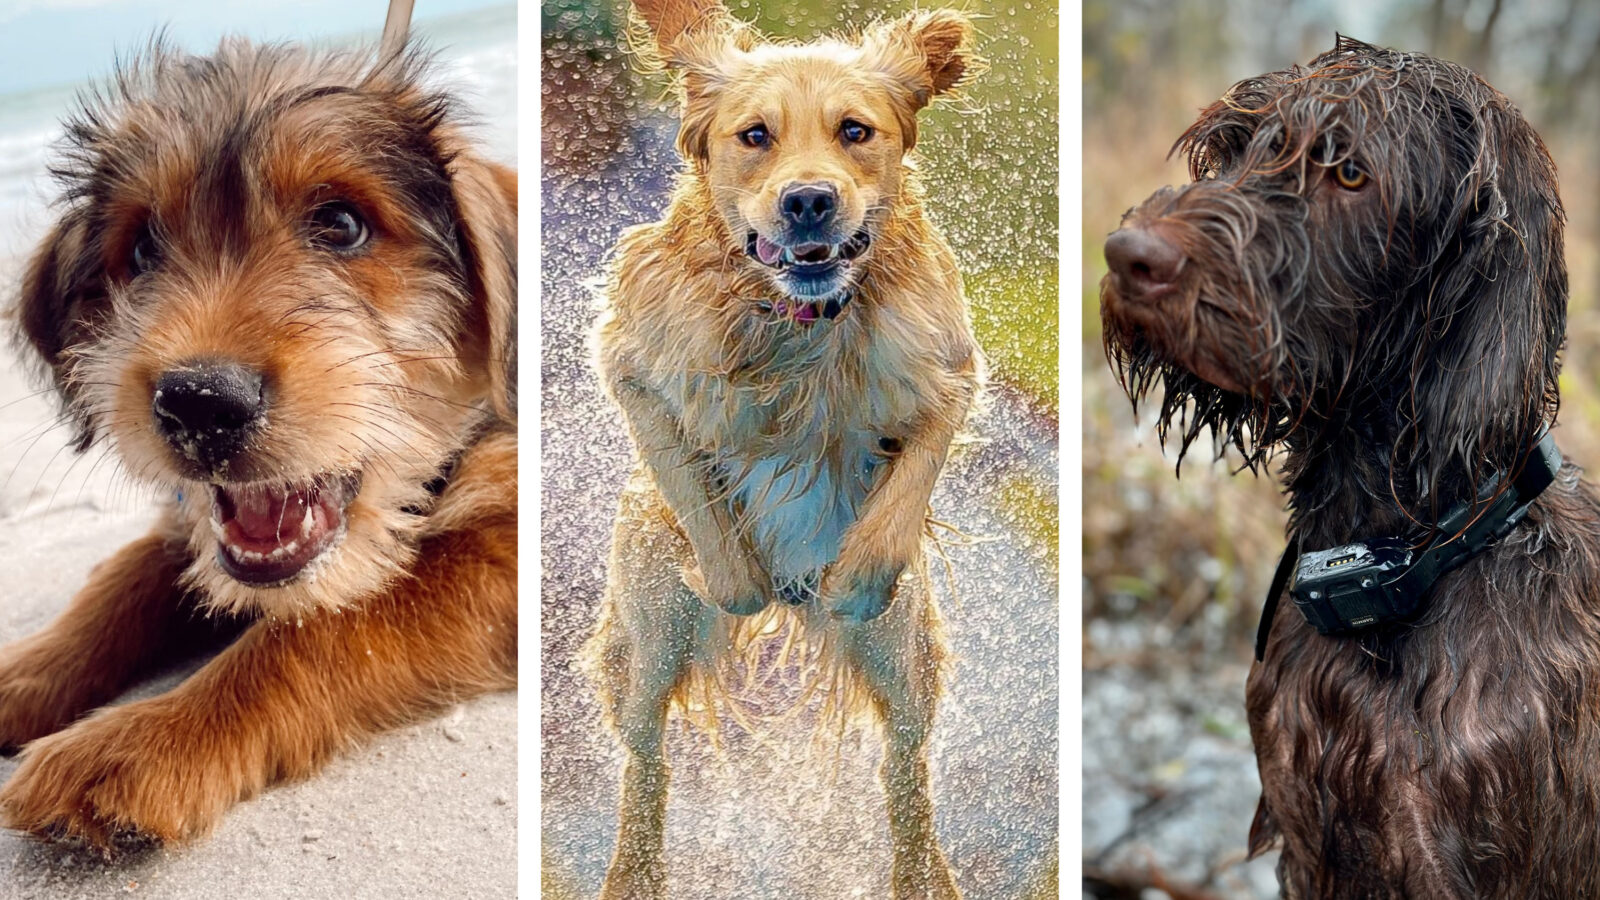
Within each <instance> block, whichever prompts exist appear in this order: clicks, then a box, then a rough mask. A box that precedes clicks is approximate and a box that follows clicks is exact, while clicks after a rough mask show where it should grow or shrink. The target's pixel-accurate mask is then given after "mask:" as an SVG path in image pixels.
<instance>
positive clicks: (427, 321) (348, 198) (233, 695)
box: [0, 42, 517, 847]
mask: <svg viewBox="0 0 1600 900" xmlns="http://www.w3.org/2000/svg"><path fill="white" fill-rule="evenodd" d="M424 71H425V61H424V60H423V59H422V58H421V57H419V56H415V55H409V56H402V57H391V58H387V59H385V60H381V61H376V62H375V61H374V60H373V59H372V57H371V55H370V54H366V53H359V52H350V53H334V52H321V51H319V52H312V51H307V50H302V49H299V48H294V47H283V46H265V47H264V46H253V45H250V44H247V43H243V42H227V43H224V44H223V46H222V47H221V48H220V49H219V51H218V52H217V53H216V54H215V55H214V56H210V57H191V56H187V55H185V54H182V53H180V52H177V51H174V50H171V49H168V48H165V47H162V46H155V47H153V48H151V49H150V50H149V51H148V52H147V53H146V54H145V55H144V56H143V57H142V58H141V59H140V60H139V61H138V62H136V63H134V64H133V65H131V66H129V67H127V68H125V69H124V70H122V71H121V72H120V73H119V76H118V78H117V80H116V82H115V83H114V84H113V85H111V86H110V87H108V88H107V90H106V92H105V94H104V96H100V97H97V98H94V99H92V100H91V101H90V102H89V103H87V104H86V106H85V108H84V110H83V111H82V112H81V113H80V114H79V115H78V116H77V117H76V118H75V119H73V120H71V121H70V122H69V123H68V130H67V141H66V148H65V151H64V154H63V158H62V160H61V161H60V163H59V164H58V168H57V175H58V177H59V180H60V182H61V184H62V186H63V194H64V196H63V199H62V203H61V206H60V213H59V218H58V219H57V222H56V224H55V226H54V227H53V228H52V229H51V231H50V233H49V234H48V236H47V237H46V238H45V239H44V241H43V243H42V245H41V246H40V248H39V249H38V251H37V252H36V253H35V255H34V256H33V258H32V260H31V261H30V263H29V265H28V267H27V271H26V274H25V276H24V281H23V284H22V291H21V296H20V302H19V304H18V306H17V310H16V314H17V318H18V323H19V325H20V331H21V334H22V337H23V339H24V340H23V343H24V346H25V347H26V348H28V350H29V351H30V352H33V353H35V354H36V355H37V356H38V357H39V358H41V359H42V360H43V362H44V364H45V367H46V371H47V372H48V373H49V376H50V378H51V379H52V381H53V383H54V384H55V386H56V387H57V388H58V390H59V393H60V395H61V398H62V401H63V409H64V416H65V418H66V420H68V421H70V422H71V423H72V424H73V425H74V427H75V428H76V430H77V433H78V443H79V447H80V449H84V448H87V447H89V446H90V445H92V444H94V443H97V442H105V443H108V444H109V445H110V448H111V450H112V451H113V452H114V453H115V455H116V457H117V458H118V460H119V461H120V463H121V465H122V466H123V467H124V469H125V470H126V471H127V472H128V474H129V475H130V476H131V477H132V478H133V479H135V480H136V481H139V482H142V483H145V484H148V485H150V486H152V487H153V488H155V489H156V491H157V493H158V494H159V495H161V496H165V497H168V498H176V499H169V500H168V501H167V502H166V503H165V504H164V506H163V509H162V513H161V516H160V519H159V521H158V523H157V525H156V527H155V529H154V530H153V532H152V533H151V534H150V535H149V536H147V537H145V538H143V539H141V540H140V541H137V542H135V543H133V544H131V545H129V546H128V547H126V548H124V549H123V550H122V551H121V552H120V553H118V554H117V555H116V556H114V557H112V558H111V559H110V560H108V561H107V562H105V563H103V564H101V565H100V566H99V567H98V568H96V569H95V571H94V573H93V575H92V576H91V578H90V581H89V583H88V585H87V586H86V587H85V588H84V589H83V591H82V592H81V593H80V594H79V595H78V596H77V597H76V598H75V599H74V600H73V601H72V602H71V604H70V605H69V606H68V608H67V610H66V612H65V613H64V614H63V615H62V616H61V617H60V618H59V619H57V620H56V621H55V622H54V623H52V624H51V625H50V626H49V627H47V628H46V629H45V630H44V631H42V632H40V633H39V634H36V635H34V636H32V637H29V638H27V639H25V640H22V641H19V642H17V643H14V644H11V645H9V646H7V647H4V648H0V745H3V746H7V747H18V746H20V747H22V748H23V749H22V761H21V765H20V767H19V768H18V770H17V772H16V774H15V775H14V776H13V777H12V778H11V780H10V781H9V782H8V783H7V784H6V786H5V788H4V790H3V791H0V817H3V820H4V822H5V823H6V824H8V825H10V826H11V827H14V828H19V829H26V830H28V831H32V832H36V833H39V834H45V835H55V836H72V837H82V838H86V839H88V840H89V841H91V842H93V843H95V844H97V845H100V846H102V847H104V846H108V845H109V844H110V843H111V842H112V841H113V839H114V838H116V837H117V836H118V835H120V834H124V833H130V832H131V833H135V834H138V835H143V836H147V837H154V838H157V839H162V840H178V839H183V838H188V837H191V836H194V835H197V834H200V833H203V832H205V831H206V830H207V829H209V828H210V827H211V826H213V825H214V824H215V823H216V822H217V820H218V819H219V817H220V816H221V815H222V814H223V813H224V812H225V811H226V810H227V809H228V807H229V806H231V805H232V804H233V803H236V802H238V801H240V800H243V799H245V798H248V797H249V796H251V795H252V794H255V793H256V792H258V791H260V790H261V789H262V788H264V787H265V786H267V785H268V784H271V783H273V782H275V781H279V780H283V779H292V778H299V777H303V776H305V775H308V774H310V773H311V772H313V771H315V770H316V768H317V767H318V766H320V765H321V763H322V762H324V761H325V760H327V759H328V758H329V757H331V756H332V755H334V754H336V753H338V752H341V751H343V750H345V749H346V748H347V747H349V746H350V745H351V744H352V743H353V742H355V741H357V740H359V739H360V738H361V737H363V736H365V735H368V734H371V733H373V732H374V731H376V730H378V729H382V728H385V727H389V726H392V725H394V724H396V723H399V722H402V721H405V720H407V719H409V718H413V717H415V716H417V715H420V714H424V713H426V712H427V711H429V710H432V709H437V708H439V707H440V706H441V705H443V704H447V703H451V702H455V701H457V700H460V699H462V698H465V697H469V696H472V695H475V694H478V693H482V692H485V691H491V690H500V689H505V688H509V687H512V686H514V684H515V674H516V670H515V658H516V634H517V629H516V534H517V522H516V503H517V477H516V432H515V428H516V424H515V422H516V394H515V380H516V368H515V319H516V260H515V244H516V175H515V173H514V172H512V171H510V170H508V169H505V168H503V167H500V166H497V165H494V164H491V163H488V162H486V161H484V160H482V159H481V158H480V157H479V156H478V155H477V154H476V153H475V152H474V150H473V149H472V146H471V143H470V142H469V141H468V140H467V138H466V137H465V135H464V133H463V131H462V130H461V127H460V125H459V124H458V123H459V117H458V115H457V113H456V111H455V109H454V107H453V104H452V102H451V101H450V99H449V98H448V97H447V96H445V95H442V94H438V93H434V92H432V91H430V90H428V89H426V88H424V87H423V86H422V85H421V83H420V78H421V77H422V75H423V73H424ZM330 201H337V202H340V203H344V204H347V205H348V206H349V207H351V208H353V209H355V210H357V211H358V213H359V215H360V216H362V217H364V219H365V221H366V222H367V223H368V224H369V226H370V234H371V237H370V240H369V241H368V242H367V243H366V244H365V245H364V246H363V247H362V248H360V250H359V252H349V253H335V252H332V251H330V250H328V249H327V248H326V247H324V246H320V245H318V244H317V243H316V241H314V240H313V239H312V238H311V237H308V234H310V232H308V228H309V227H310V226H309V224H308V223H309V222H310V221H311V220H310V218H309V217H310V216H311V215H312V212H313V211H314V210H317V209H319V208H320V206H321V205H325V204H327V203H329V202H330ZM150 236H153V237H150ZM150 240H153V241H155V243H154V244H153V245H152V244H149V243H141V241H146V242H148V241H150ZM136 245H137V246H140V247H146V248H148V247H151V246H154V247H158V248H159V252H158V257H157V258H158V261H157V262H155V263H150V262H149V261H148V259H147V260H146V262H145V263H143V264H139V261H138V259H136V258H135V257H134V256H133V252H134V248H135V247H136ZM144 252H147V253H150V252H155V251H150V250H146V251H144ZM194 359H208V360H209V359H222V360H227V361H231V362H236V363H239V364H241V365H243V366H247V367H250V368H251V369H253V370H257V371H260V372H261V373H263V377H264V379H265V383H266V384H267V385H269V386H270V389H271V403H270V409H269V410H268V413H267V417H266V419H265V424H264V426H263V427H262V429H261V430H260V433H259V434H257V435H256V436H254V437H253V438H252V439H251V441H250V443H249V445H248V449H247V451H246V452H244V453H242V454H241V455H240V456H239V457H238V458H237V459H233V460H231V461H230V463H229V466H228V467H225V469H224V475H223V476H218V475H216V474H215V473H213V474H212V475H211V476H209V477H198V476H197V475H196V474H195V472H194V471H193V465H192V462H193V461H192V460H185V459H184V458H183V454H182V453H180V452H178V451H177V450H175V448H174V445H173V443H172V442H171V440H170V439H164V438H163V435H162V433H161V431H160V429H159V427H158V421H157V419H158V416H157V415H153V414H152V402H153V401H152V391H153V389H154V385H155V384H156V383H157V379H158V378H159V377H160V375H161V374H162V373H163V372H166V371H170V370H171V369H172V368H173V367H174V366H182V365H184V364H185V363H186V361H189V360H194ZM264 396H265V395H264ZM328 472H334V473H341V474H347V473H359V478H360V480H359V490H358V491H357V492H356V493H355V494H354V496H353V498H352V499H350V500H349V501H348V507H347V508H346V519H345V527H346V529H347V530H346V533H345V534H344V535H343V538H342V540H338V541H337V543H336V544H335V545H334V546H333V547H332V549H329V550H326V551H325V552H323V553H322V555H321V556H320V557H318V558H316V559H314V561H313V562H312V563H311V564H310V566H309V567H308V568H307V569H306V571H305V573H304V574H301V575H300V576H298V577H297V578H295V579H294V580H292V581H289V582H288V583H284V584H278V585H275V586H261V585H252V584H246V583H244V582H242V581H239V580H236V579H235V578H234V577H232V576H231V575H230V574H229V573H228V572H227V571H225V570H224V569H223V568H222V567H221V566H220V565H219V563H218V562H217V558H218V538H217V537H215V536H214V535H213V531H212V526H211V524H210V521H209V520H210V518H211V516H212V512H211V507H212V495H211V492H210V488H209V487H208V486H207V484H206V482H207V481H211V482H213V483H215V482H216V481H217V480H218V479H219V478H221V479H223V480H225V481H227V482H239V483H243V482H258V481H259V482H263V483H274V484H283V485H290V486H293V485H301V484H308V483H310V482H311V480H312V479H314V478H316V477H318V476H319V473H328ZM442 474H447V475H448V479H447V482H446V483H445V484H444V486H443V488H442V490H441V489H440V488H439V484H438V483H435V485H434V487H433V489H432V490H430V488H429V487H428V486H427V485H428V484H429V482H431V481H434V480H435V479H436V478H439V477H440V476H441V475H442ZM436 493H437V496H435V494H436ZM308 521H309V519H308ZM280 527H281V523H280ZM220 621H228V622H232V623H235V624H236V625H237V627H239V628H241V629H242V633H241V634H240V636H239V637H238V638H237V640H236V641H234V642H233V643H232V645H231V646H229V647H228V648H227V649H226V650H224V651H223V652H222V653H221V655H219V656H217V657H216V658H214V659H212V660H211V661H210V662H208V663H207V664H206V665H204V667H202V668H201V669H200V670H199V671H198V672H197V673H196V674H194V675H193V676H191V677H190V678H189V679H188V680H186V681H185V682H184V683H183V684H181V685H180V686H179V687H177V688H175V689H174V690H172V691H170V692H168V693H166V694H164V695H161V696H157V697H154V698H151V699H147V700H142V701H138V702H134V703H129V704H126V705H122V706H117V707H109V708H105V709H100V710H98V711H94V710H95V708H96V707H99V706H101V705H102V704H105V703H107V702H108V701H110V700H112V699H114V698H115V697H116V696H117V695H118V694H120V693H121V692H122V691H123V690H124V689H125V688H126V687H127V686H128V685H129V684H130V683H132V682H133V681H134V680H136V679H137V678H138V677H139V676H140V675H141V673H143V672H145V671H147V670H148V669H149V668H150V667H151V666H152V665H155V664H157V663H159V662H160V661H161V660H163V659H165V658H167V657H169V656H170V655H171V654H172V653H174V652H180V651H183V650H185V649H188V648H190V647H192V646H193V644H194V642H195V641H196V640H197V639H198V638H201V637H204V636H206V634H207V633H208V632H210V631H212V626H213V625H214V624H216V623H217V622H220Z"/></svg>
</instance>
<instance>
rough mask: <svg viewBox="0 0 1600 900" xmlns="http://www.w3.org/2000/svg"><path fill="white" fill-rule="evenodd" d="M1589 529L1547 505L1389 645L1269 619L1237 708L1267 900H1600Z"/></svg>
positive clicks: (1598, 706)
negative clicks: (1270, 866) (1257, 785)
mask: <svg viewBox="0 0 1600 900" xmlns="http://www.w3.org/2000/svg"><path fill="white" fill-rule="evenodd" d="M1595 512H1596V506H1595V503H1594V500H1593V498H1592V496H1591V495H1590V494H1589V492H1588V490H1587V488H1579V489H1577V490H1573V489H1572V488H1570V487H1568V486H1566V485H1557V486H1556V487H1554V488H1552V489H1551V490H1550V491H1549V492H1548V493H1547V494H1546V495H1545V496H1543V497H1542V498H1541V499H1540V501H1538V503H1537V504H1536V505H1535V512H1534V513H1533V514H1532V515H1531V516H1530V525H1529V526H1526V527H1525V528H1524V529H1523V530H1522V531H1519V532H1516V533H1514V534H1513V535H1512V536H1511V537H1508V539H1507V540H1506V541H1505V542H1503V543H1501V544H1499V545H1496V546H1495V547H1494V548H1492V549H1491V550H1490V551H1489V552H1488V553H1485V554H1484V555H1483V556H1481V557H1478V558H1476V559H1474V560H1472V561H1471V562H1469V563H1468V564H1466V565H1465V566H1463V567H1462V568H1460V569H1458V570H1456V571H1455V572H1453V573H1451V574H1450V575H1448V576H1446V577H1445V578H1444V579H1442V580H1441V581H1440V582H1439V584H1438V586H1437V589H1436V592H1435V595H1434V597H1433V599H1432V600H1431V604H1432V606H1431V608H1430V611H1429V613H1428V614H1427V615H1426V616H1425V618H1424V619H1423V620H1422V622H1421V623H1420V624H1419V626H1418V627H1416V628H1415V629H1412V630H1409V631H1408V632H1405V633H1403V634H1402V635H1401V636H1399V637H1398V638H1397V639H1396V640H1394V641H1392V642H1389V641H1372V640H1369V641H1368V642H1367V643H1366V645H1365V648H1364V649H1363V646H1362V645H1358V644H1357V643H1356V641H1355V640H1354V639H1351V638H1338V639H1334V638H1324V637H1320V636H1317V635H1315V634H1314V633H1312V631H1311V628H1310V626H1309V625H1307V624H1306V623H1305V622H1304V620H1303V619H1300V618H1299V616H1298V614H1297V613H1295V612H1294V611H1293V610H1290V611H1288V612H1287V613H1286V614H1280V620H1279V621H1278V622H1276V623H1274V629H1273V630H1274V641H1273V646H1271V648H1270V649H1269V650H1268V656H1267V660H1266V662H1265V663H1260V664H1257V665H1256V666H1255V668H1254V669H1253V670H1252V672H1251V675H1250V680H1249V684H1248V687H1247V691H1246V699H1247V705H1248V708H1249V717H1250V729H1251V736H1252V742H1253V743H1254V744H1255V747H1256V754H1257V759H1258V762H1259V764H1260V771H1261V780H1262V795H1263V807H1262V813H1258V818H1257V823H1256V826H1255V827H1254V828H1253V829H1252V846H1253V847H1254V848H1257V849H1260V848H1262V847H1264V846H1265V845H1266V844H1267V843H1268V842H1269V841H1270V840H1272V839H1273V838H1274V837H1275V836H1278V835H1281V836H1282V838H1283V839H1284V846H1283V860H1282V863H1281V864H1280V870H1279V871H1280V874H1281V875H1282V877H1283V878H1284V881H1285V884H1284V889H1285V896H1288V897H1321V896H1378V897H1387V896H1414V897H1468V896H1474V897H1533V896H1597V895H1600V870H1595V869H1594V867H1593V866H1592V857H1593V853H1594V843H1595V837H1594V831H1593V823H1594V810H1595V809H1596V807H1597V804H1600V763H1597V761H1600V691H1597V688H1596V687H1595V685H1596V684H1600V677H1597V675H1596V668H1597V666H1600V662H1597V661H1600V613H1597V612H1596V608H1595V598H1596V597H1597V596H1600V581H1597V580H1596V579H1595V578H1594V576H1593V575H1592V574H1591V573H1592V572H1593V571H1595V569H1594V568H1592V567H1591V566H1588V565H1574V564H1573V561H1574V560H1580V559H1581V560H1595V559H1597V558H1600V533H1596V531H1594V530H1592V527H1591V526H1589V525H1587V524H1585V523H1589V522H1593V521H1595V519H1594V516H1595ZM1574 872H1583V873H1585V874H1584V875H1583V878H1582V880H1581V881H1574V880H1573V879H1572V873H1574ZM1557 873H1564V874H1557Z"/></svg>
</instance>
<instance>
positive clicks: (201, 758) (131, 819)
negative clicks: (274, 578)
mask: <svg viewBox="0 0 1600 900" xmlns="http://www.w3.org/2000/svg"><path fill="white" fill-rule="evenodd" d="M515 554H516V526H515V524H514V522H512V523H510V525H509V528H504V529H500V530H499V532H498V533H495V532H493V531H490V530H487V529H486V530H483V531H477V532H462V533H452V534H447V535H442V536H440V537H437V538H434V539H432V540H430V541H429V542H427V543H425V544H424V548H423V556H422V558H421V559H420V560H419V562H418V567H417V573H416V575H415V576H414V577H409V578H407V579H405V580H403V581H401V582H400V583H399V584H397V585H396V586H394V587H393V588H391V589H390V592H389V593H388V594H386V595H382V596H378V597H374V598H372V599H371V600H369V601H368V602H367V603H366V604H365V605H364V606H363V608H361V609H360V610H352V611H346V612H344V613H342V614H329V613H321V614H318V615H315V616H308V617H307V618H306V619H305V620H304V622H303V624H297V623H295V622H284V621H278V620H271V621H261V622H257V623H256V624H254V625H252V626H251V627H250V628H249V629H247V630H246V631H245V633H244V634H243V635H241V636H240V637H239V639H238V640H237V641H236V642H235V643H234V644H233V645H232V646H230V647H228V648H227V649H226V650H224V651H223V652H222V653H221V654H219V655H218V656H217V657H216V658H215V659H213V660H211V662H209V663H208V664H206V665H205V666H203V667H202V668H201V669H200V670H199V671H198V672H196V673H195V674H194V675H192V676H191V677H190V678H189V679H188V680H187V681H185V682H184V683H183V684H181V685H179V686H178V687H177V688H174V689H173V690H172V691H170V692H168V693H166V694H163V695H160V696H157V697H154V698H151V699H148V700H142V701H138V702H134V703H129V704H126V705H124V706H117V707H111V708H109V709H105V710H102V711H101V712H99V713H96V714H95V715H92V716H90V717H89V718H87V719H84V720H83V721H81V722H78V723H77V724H75V725H73V726H72V727H70V728H67V729H66V730H64V731H61V732H59V733H57V734H53V735H51V736H49V737H46V738H42V739H40V740H37V741H35V742H33V743H31V744H29V745H28V746H27V747H26V748H24V750H23V753H22V764H21V766H20V767H18V769H17V771H16V774H15V775H13V776H12V778H11V780H10V781H9V782H8V783H7V784H6V786H5V788H4V789H3V790H0V818H3V820H4V822H5V824H7V825H9V826H10V827H13V828H18V829H22V830H26V831H31V832H35V833H38V834H45V835H53V836H77V837H82V838H85V839H87V840H89V841H90V842H92V843H94V844H96V845H98V846H101V847H103V848H104V847H109V845H110V841H111V839H112V838H113V837H115V836H116V835H118V834H119V833H123V832H133V833H137V834H140V835H145V836H149V837H154V838H157V839H161V840H167V841H171V840H180V839H184V838H189V837H193V836H196V835H198V834H201V833H204V832H205V831H207V830H208V829H209V828H211V827H212V826H213V825H214V824H216V822H217V820H218V819H219V818H220V817H221V816H222V814H223V813H224V812H225V811H226V810H227V809H228V808H229V807H230V806H232V805H233V804H234V803H237V802H239V801H241V800H244V799H245V798H247V797H250V796H251V795H253V794H255V793H257V792H258V791H260V790H261V789H262V788H264V787H265V786H267V785H268V784H270V783H272V782H274V781H278V780H283V779H292V778H299V777H303V776H306V775H309V774H311V773H312V772H313V771H315V770H316V769H317V768H318V767H319V766H320V765H321V764H322V763H323V762H324V761H326V760H327V759H328V758H329V757H331V756H333V755H334V754H336V753H338V752H340V751H342V750H345V749H347V748H348V747H349V746H350V744H351V743H352V742H353V741H355V740H357V739H360V738H362V737H365V736H367V735H369V734H371V733H373V732H375V731H377V730H379V729H381V728H385V727H388V726H392V725H395V724H398V723H400V722H402V721H404V720H406V719H408V718H410V717H412V716H414V715H416V714H419V713H422V712H426V711H428V710H430V709H434V708H437V707H439V706H441V705H443V704H446V703H449V702H452V701H455V700H458V699H461V698H465V697H469V696H473V695H475V694H479V693H483V692H485V691H489V690H497V689H502V688H508V687H511V686H513V685H514V684H515V677H516V561H515V560H516V556H515Z"/></svg>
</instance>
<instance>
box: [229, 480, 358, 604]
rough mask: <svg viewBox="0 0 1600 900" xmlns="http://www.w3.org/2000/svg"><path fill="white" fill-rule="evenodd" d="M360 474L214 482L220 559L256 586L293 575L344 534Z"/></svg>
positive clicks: (239, 578)
mask: <svg viewBox="0 0 1600 900" xmlns="http://www.w3.org/2000/svg"><path fill="white" fill-rule="evenodd" d="M360 487H361V476H360V474H359V473H358V474H354V475H321V476H318V477H316V478H315V479H312V480H311V481H310V482H309V483H301V484H266V483H261V482H255V483H251V484H213V485H211V533H212V534H214V535H216V538H217V561H218V562H220V563H221V564H222V568H223V570H224V571H226V572H227V573H228V574H229V575H231V576H233V577H234V578H236V579H238V580H239V581H242V582H244V583H245V584H254V585H274V584H281V583H283V582H286V581H291V580H293V579H294V578H295V577H296V576H298V575H299V574H300V573H301V572H302V571H304V570H305V568H306V567H307V566H309V565H310V564H311V563H312V562H313V561H315V560H316V559H317V558H318V557H320V556H322V554H324V553H326V552H327V551H328V550H330V549H332V548H333V546H334V545H335V544H337V543H338V542H339V539H340V538H342V537H343V536H344V533H345V512H346V510H347V509H348V508H349V506H350V501H351V500H353V499H355V496H356V492H357V491H358V490H359V489H360Z"/></svg>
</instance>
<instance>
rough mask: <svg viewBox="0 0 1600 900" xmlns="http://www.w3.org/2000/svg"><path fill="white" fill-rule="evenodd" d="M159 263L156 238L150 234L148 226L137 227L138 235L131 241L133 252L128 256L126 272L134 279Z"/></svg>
mask: <svg viewBox="0 0 1600 900" xmlns="http://www.w3.org/2000/svg"><path fill="white" fill-rule="evenodd" d="M159 262H161V248H160V246H158V245H157V244H156V236H155V235H153V234H151V233H150V226H149V225H141V226H139V233H138V235H136V236H135V237H134V239H133V251H132V252H131V253H129V254H128V271H129V273H131V274H132V275H133V276H134V277H135V278H137V277H138V276H140V275H143V274H144V273H146V272H148V271H150V270H151V269H154V268H155V267H156V264H157V263H159Z"/></svg>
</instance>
